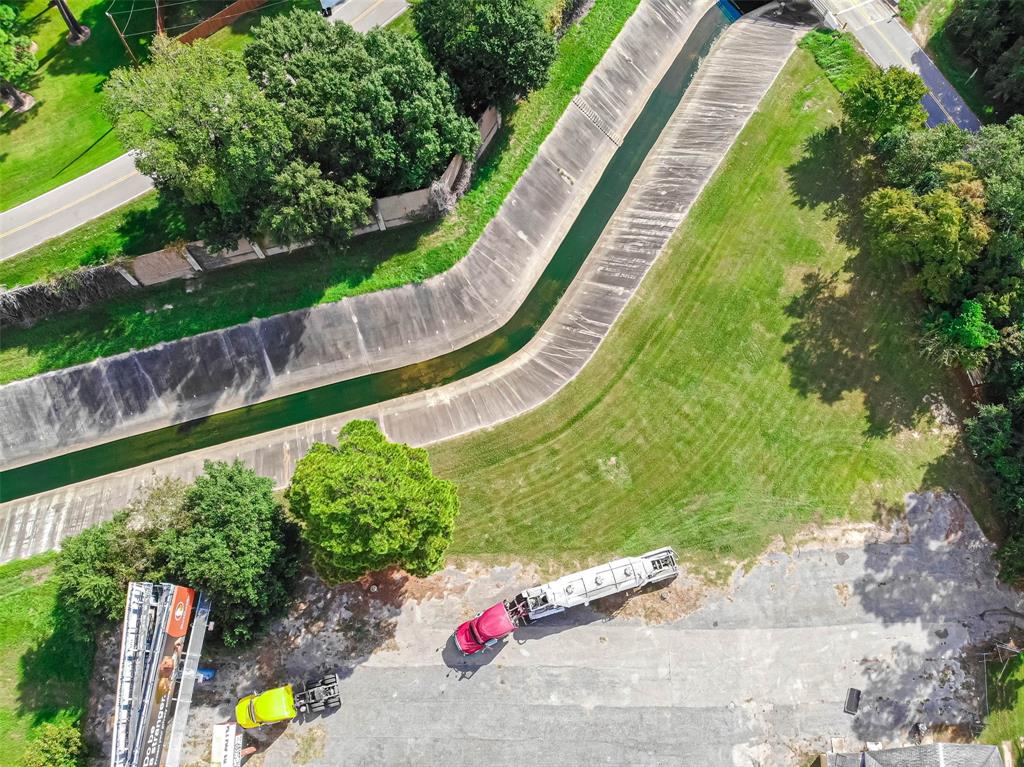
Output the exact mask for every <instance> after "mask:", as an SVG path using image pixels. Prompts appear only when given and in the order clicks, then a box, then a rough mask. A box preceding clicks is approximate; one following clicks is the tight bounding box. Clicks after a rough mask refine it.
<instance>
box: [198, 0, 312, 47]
mask: <svg viewBox="0 0 1024 767" xmlns="http://www.w3.org/2000/svg"><path fill="white" fill-rule="evenodd" d="M297 8H305V9H306V10H309V11H316V12H317V13H319V12H320V2H319V0H288V1H287V2H283V3H278V2H276V0H270V3H268V5H267V7H266V8H265V9H256V10H255V11H254V12H252V13H247V14H245V15H244V16H240V17H239V18H237V19H236V20H235V21H234V22H232V23H231V24H229V25H228V26H226V27H224V28H223V29H218V30H217V31H216V32H214V33H213V34H212V35H210V37H209V38H208V39H209V41H210V42H211V43H213V44H214V45H215V46H217V47H218V48H221V49H223V50H226V51H238V52H239V53H241V52H242V49H243V48H244V47H245V46H246V44H247V43H248V42H249V40H251V39H252V28H253V27H255V26H256V24H258V23H259V21H260V19H267V18H273V17H274V16H281V15H282V14H285V13H291V12H292V11H293V10H295V9H297Z"/></svg>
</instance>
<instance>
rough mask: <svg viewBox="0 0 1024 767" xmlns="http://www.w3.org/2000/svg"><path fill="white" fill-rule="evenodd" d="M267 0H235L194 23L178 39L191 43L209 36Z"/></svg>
mask: <svg viewBox="0 0 1024 767" xmlns="http://www.w3.org/2000/svg"><path fill="white" fill-rule="evenodd" d="M266 2H267V0H235V2H233V3H232V4H231V5H229V6H227V7H226V8H222V9H221V10H219V11H217V13H215V14H214V15H213V16H211V17H210V18H208V19H206V20H205V21H201V22H199V23H198V24H196V25H195V26H194V27H192V29H190V30H188V31H187V32H185V34H183V35H180V36H179V37H178V40H180V41H181V42H183V43H191V42H193V41H194V40H199V39H201V38H204V37H209V36H210V35H212V34H213V33H214V32H216V31H217V30H219V29H223V28H224V27H226V26H227V25H228V24H230V23H231V22H232V21H234V20H235V19H236V18H238V17H239V16H241V15H242V14H244V13H248V12H249V11H253V10H255V9H257V8H259V7H260V6H261V5H263V4H264V3H266Z"/></svg>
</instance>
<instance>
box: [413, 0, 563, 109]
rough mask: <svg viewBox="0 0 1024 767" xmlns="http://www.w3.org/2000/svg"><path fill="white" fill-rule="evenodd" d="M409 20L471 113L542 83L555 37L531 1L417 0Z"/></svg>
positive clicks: (520, 94) (545, 80) (515, 96)
mask: <svg viewBox="0 0 1024 767" xmlns="http://www.w3.org/2000/svg"><path fill="white" fill-rule="evenodd" d="M412 18H413V24H414V25H415V27H416V31H417V32H418V33H419V36H420V39H421V40H422V41H423V44H424V45H425V46H426V48H427V52H428V53H429V54H430V56H431V58H432V59H433V60H434V62H435V63H436V64H437V65H438V66H439V67H440V68H441V69H443V70H444V71H446V72H448V73H449V74H450V75H451V76H452V79H453V80H454V81H455V84H456V86H457V87H458V89H459V93H460V94H461V97H462V104H463V106H464V108H465V109H466V110H467V111H469V112H475V111H479V110H481V109H483V108H485V107H486V106H487V105H488V104H505V103H508V102H511V101H514V100H515V99H517V98H519V97H521V96H525V95H526V94H527V93H529V92H530V91H531V90H534V89H536V88H539V87H540V86H542V85H544V84H545V83H546V82H547V79H548V70H549V69H550V68H551V64H552V62H553V61H554V60H555V53H556V48H555V39H554V35H553V34H552V33H551V32H550V31H549V30H548V28H547V25H546V24H545V21H544V19H543V17H542V16H541V14H540V11H538V10H537V7H536V5H535V4H534V3H532V2H530V0H418V2H416V3H415V4H414V5H413V8H412Z"/></svg>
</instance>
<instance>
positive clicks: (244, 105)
mask: <svg viewBox="0 0 1024 767" xmlns="http://www.w3.org/2000/svg"><path fill="white" fill-rule="evenodd" d="M104 92H105V93H106V97H107V98H106V104H107V108H108V111H109V113H110V116H111V119H112V121H113V123H114V127H115V129H116V130H117V134H118V136H119V137H120V139H121V141H122V142H123V143H124V144H125V146H128V147H131V148H132V149H134V150H135V151H136V152H137V155H136V160H135V163H136V165H137V166H138V168H139V170H141V171H142V172H143V173H145V174H147V175H148V176H150V177H152V178H153V180H154V182H156V184H157V186H158V187H160V188H161V190H163V191H167V192H171V193H173V194H176V195H178V196H180V198H181V199H183V201H184V202H185V203H187V204H189V205H191V206H194V207H196V208H199V209H200V210H202V212H203V215H202V216H201V217H200V220H202V221H205V222H207V226H206V231H204V232H203V234H204V235H206V236H207V237H208V238H209V239H211V240H213V241H217V240H218V239H221V238H223V237H227V238H230V236H231V235H232V234H237V233H239V232H245V231H250V230H252V228H253V226H254V224H255V222H256V220H257V217H258V215H259V213H260V210H261V208H262V206H263V204H264V203H265V194H266V191H267V190H268V189H269V188H270V187H271V186H272V184H273V181H274V177H275V175H276V174H277V172H278V171H279V170H280V169H281V168H283V167H284V165H285V163H286V162H287V159H288V156H289V152H290V150H291V145H292V144H291V134H290V132H289V130H288V128H287V127H286V125H285V121H284V115H283V112H282V110H281V107H280V106H279V105H278V104H277V103H275V102H274V101H272V100H271V99H268V98H266V96H264V94H263V92H262V91H261V90H260V89H259V88H258V87H257V86H256V85H255V84H254V83H252V82H251V81H250V80H249V78H248V76H247V74H246V71H245V67H244V66H243V64H242V60H241V58H239V56H238V55H237V54H235V53H232V52H228V51H222V50H219V49H217V48H215V47H213V46H212V45H210V44H209V43H208V42H207V41H205V40H199V41H196V43H194V44H193V45H183V44H182V43H179V42H176V41H173V40H169V39H167V38H166V37H162V36H158V37H156V38H154V40H153V46H152V50H151V58H150V61H149V62H148V63H147V64H146V65H144V66H141V67H136V68H122V69H116V70H114V72H113V74H112V75H111V77H110V80H109V81H108V83H107V85H106V87H105V88H104ZM218 235H221V236H220V237H218Z"/></svg>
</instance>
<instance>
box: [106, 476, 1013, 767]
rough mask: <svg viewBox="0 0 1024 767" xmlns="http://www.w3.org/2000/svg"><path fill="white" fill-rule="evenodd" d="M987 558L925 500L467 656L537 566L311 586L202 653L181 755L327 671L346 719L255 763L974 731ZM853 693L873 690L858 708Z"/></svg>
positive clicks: (657, 757) (611, 753)
mask: <svg viewBox="0 0 1024 767" xmlns="http://www.w3.org/2000/svg"><path fill="white" fill-rule="evenodd" d="M630 553H639V552H630ZM990 555H991V546H990V544H989V543H988V542H987V541H985V539H984V538H983V537H982V536H981V534H980V531H979V530H978V529H977V526H976V525H975V523H974V520H973V518H972V517H971V516H970V515H969V514H968V513H967V511H966V509H965V508H964V507H963V506H962V505H961V504H960V503H959V502H957V501H956V500H955V499H952V498H948V497H942V496H940V497H937V498H936V497H933V496H931V495H923V496H912V497H910V498H909V500H908V514H907V518H906V520H905V521H902V522H900V523H898V524H897V525H896V526H895V527H894V528H891V529H887V530H883V529H881V528H879V527H876V526H873V525H860V526H852V527H846V528H835V529H830V530H827V531H822V532H821V533H820V534H819V535H818V536H817V537H816V539H813V540H812V539H810V538H808V539H807V540H805V541H802V542H797V543H796V544H795V545H793V546H792V547H791V548H789V549H786V550H783V549H782V548H781V547H780V549H779V550H778V551H775V552H774V553H770V554H767V555H765V556H764V557H763V558H762V559H761V560H760V561H759V563H757V564H756V566H754V567H753V568H752V569H751V570H750V571H749V572H748V573H746V574H744V573H743V572H742V571H738V572H737V574H736V575H735V576H734V577H733V581H732V583H731V584H729V585H728V586H726V587H723V588H721V589H707V588H706V587H702V586H700V585H698V584H697V583H695V582H693V581H691V580H689V579H688V578H680V579H678V580H677V581H676V582H674V583H673V584H672V585H671V586H669V587H668V588H665V589H662V590H658V591H653V592H650V593H646V594H641V595H639V596H636V597H633V598H632V599H630V600H628V601H626V600H621V599H620V600H618V601H617V602H615V603H611V604H608V603H606V604H602V605H599V606H595V609H581V610H576V611H571V612H569V613H566V614H562V615H560V616H554V617H552V618H549V619H547V620H546V621H545V622H543V623H540V624H535V625H534V626H533V627H531V628H529V629H524V630H520V631H518V632H516V634H515V635H514V637H513V638H512V640H511V641H509V642H508V643H507V644H505V645H504V646H503V647H501V648H500V649H499V650H498V651H496V652H491V653H489V654H486V655H483V656H480V657H479V658H469V659H465V658H462V657H461V656H459V655H458V653H457V652H454V651H453V649H452V647H451V645H450V643H449V637H450V634H451V631H452V629H453V628H454V626H455V625H456V624H457V623H458V622H460V621H461V620H464V619H465V618H468V617H470V616H472V615H473V614H474V613H475V612H477V611H479V610H482V609H484V608H485V607H487V606H489V605H491V604H492V603H494V602H495V601H497V600H498V599H500V598H503V597H507V596H511V595H512V594H514V593H515V592H517V591H518V590H519V589H521V588H522V587H524V586H527V585H532V584H534V583H537V582H539V581H540V580H543V579H544V576H543V575H542V574H540V573H538V572H537V571H536V570H535V569H534V568H532V567H522V566H518V565H517V566H512V567H498V568H484V567H470V566H467V568H468V571H467V570H456V569H449V570H446V571H444V572H443V573H440V574H438V575H436V576H433V577H432V578H429V579H426V580H417V579H407V578H406V577H405V576H389V577H386V578H379V579H377V580H376V581H374V582H373V583H369V582H368V583H366V584H363V586H354V585H350V586H347V587H342V588H339V589H335V590H331V591H327V590H325V589H323V588H321V587H318V586H314V585H312V584H307V586H306V588H305V590H304V594H303V599H302V601H301V603H300V604H299V605H298V606H297V607H296V609H295V611H294V612H293V614H292V615H291V616H289V617H288V618H287V619H286V620H283V621H282V622H281V624H280V625H279V626H277V627H276V629H275V631H274V632H273V634H272V635H271V636H270V637H268V638H267V639H266V640H264V641H263V642H262V643H261V644H260V645H259V646H257V647H256V648H254V649H253V650H251V651H249V652H247V653H245V654H244V655H242V656H237V655H232V656H228V655H221V657H216V656H215V657H212V658H210V659H206V658H204V665H205V664H209V665H212V666H214V667H216V668H217V669H218V676H217V679H216V680H215V681H214V682H213V683H211V684H208V685H203V686H201V687H200V688H198V689H197V695H196V704H195V705H194V706H193V710H192V719H191V723H192V724H191V730H192V732H193V737H192V739H191V742H190V744H189V746H188V754H187V759H186V763H190V764H197V763H205V759H206V757H207V755H208V753H209V751H208V748H209V734H210V726H211V725H212V724H213V723H214V722H216V721H224V720H226V719H229V718H230V716H231V711H232V706H233V703H234V701H235V700H236V699H237V697H238V696H240V695H241V694H244V693H247V692H250V691H252V690H254V689H263V688H265V687H267V686H271V685H275V684H280V683H283V682H285V681H290V680H299V679H302V678H304V677H307V676H308V677H315V676H317V675H318V674H319V673H322V672H325V671H327V670H329V669H335V668H336V669H338V670H339V671H340V673H341V675H342V676H343V677H344V679H343V682H342V695H343V704H342V707H341V709H340V710H338V711H336V712H335V713H333V714H332V715H330V716H327V717H325V718H322V719H317V720H312V721H310V722H306V723H297V722H296V723H292V724H290V725H288V726H287V727H283V726H280V727H273V728H264V729H263V730H260V731H258V732H257V736H258V738H259V741H258V744H259V746H260V748H261V753H260V754H259V755H257V756H255V757H253V758H252V759H251V760H250V762H249V764H250V765H263V766H264V767H278V766H282V767H283V766H284V765H292V764H309V765H375V764H381V765H405V764H408V765H414V764H415V765H427V764H430V765H435V764H453V765H455V764H457V765H468V764H488V765H513V764H516V765H563V764H564V765H589V764H627V763H628V764H631V765H644V764H651V765H654V764H658V765H666V764H678V765H699V766H701V767H713V766H716V765H787V764H792V765H802V764H804V763H805V762H801V759H802V757H803V755H804V754H807V753H813V752H814V751H815V750H816V749H825V748H827V747H828V745H829V743H830V740H831V739H832V738H839V739H842V740H843V741H844V743H842V745H843V746H844V747H845V748H846V749H849V750H856V749H857V748H859V747H860V745H861V744H862V743H864V742H886V741H894V740H900V739H901V738H903V737H904V736H905V734H906V730H907V728H908V727H909V726H910V725H911V724H912V723H913V722H915V721H927V722H931V723H938V722H959V723H969V722H970V721H972V720H973V719H974V718H975V717H976V716H977V713H978V701H977V699H976V696H975V692H976V690H975V687H974V684H973V681H972V678H971V670H972V664H969V663H964V662H963V659H964V657H968V658H969V657H970V655H971V654H970V653H967V654H966V656H965V653H964V650H965V648H969V647H972V646H974V645H975V644H976V643H978V642H981V641H983V640H985V639H986V638H987V637H990V636H993V635H995V634H997V633H1005V631H1006V630H1007V624H1006V623H1004V622H1001V620H1002V619H1000V618H999V617H998V616H995V617H990V622H989V623H984V622H982V621H981V620H980V618H979V614H980V613H981V611H982V610H985V609H987V608H1001V607H1010V608H1014V607H1016V609H1021V607H1024V605H1022V604H1021V600H1020V599H1019V595H1015V594H1013V593H1012V592H1010V591H1009V590H1007V589H1005V588H1003V587H1002V586H1000V585H998V584H997V582H996V580H995V569H994V566H993V563H992V561H991V557H990ZM1015 602H1016V604H1015ZM849 687H857V688H859V689H861V690H862V691H863V697H862V703H861V707H860V711H859V712H858V714H857V715H856V716H849V715H847V714H845V713H844V712H843V703H844V699H845V696H846V691H847V688H849ZM101 729H102V728H101Z"/></svg>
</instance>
